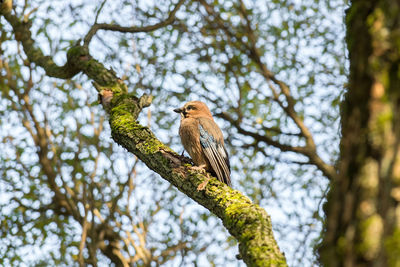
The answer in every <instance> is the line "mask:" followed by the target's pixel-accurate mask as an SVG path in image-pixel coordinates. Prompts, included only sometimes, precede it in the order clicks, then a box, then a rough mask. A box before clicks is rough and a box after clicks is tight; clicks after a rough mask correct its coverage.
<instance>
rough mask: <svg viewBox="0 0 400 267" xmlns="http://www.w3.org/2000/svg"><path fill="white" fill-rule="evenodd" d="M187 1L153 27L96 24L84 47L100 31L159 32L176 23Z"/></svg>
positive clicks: (85, 39) (86, 37)
mask: <svg viewBox="0 0 400 267" xmlns="http://www.w3.org/2000/svg"><path fill="white" fill-rule="evenodd" d="M184 2H185V0H180V1H179V2H178V3H177V4H176V6H175V8H174V9H173V10H172V11H171V13H169V15H168V18H167V19H166V20H163V21H160V22H158V23H156V24H153V25H148V26H143V27H134V26H133V27H125V26H121V25H116V24H107V23H95V24H94V25H93V26H92V28H90V30H89V32H88V33H87V34H86V36H85V38H84V39H83V40H84V45H85V46H88V45H89V43H90V41H91V40H92V38H93V36H94V35H95V34H96V33H97V31H98V30H107V31H117V32H125V33H127V32H129V33H137V32H151V31H154V30H157V29H159V28H162V27H165V26H167V25H170V24H172V23H173V22H174V21H175V14H176V12H178V10H179V8H180V7H181V6H182V5H183V3H184Z"/></svg>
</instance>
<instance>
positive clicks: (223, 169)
mask: <svg viewBox="0 0 400 267" xmlns="http://www.w3.org/2000/svg"><path fill="white" fill-rule="evenodd" d="M174 111H175V112H176V113H180V115H181V121H180V126H179V135H180V138H181V142H182V144H183V147H184V148H185V150H186V151H187V152H188V153H189V155H190V157H191V158H192V160H193V162H194V164H195V165H196V166H198V167H200V168H202V169H204V170H206V171H208V172H210V173H211V174H212V175H213V176H216V177H217V178H218V180H219V181H221V182H223V183H225V184H227V185H228V186H230V187H232V184H231V178H230V173H231V171H230V163H229V156H228V152H227V151H226V148H225V145H224V137H223V135H222V131H221V129H220V128H219V127H218V125H217V124H216V123H215V121H214V118H213V116H212V114H211V112H210V109H209V108H208V107H207V105H206V104H205V103H203V102H201V101H190V102H187V103H186V104H185V105H184V106H183V107H181V108H176V109H174ZM207 183H208V179H207V181H206V182H205V184H200V185H199V187H198V190H202V189H204V188H205V186H206V185H207Z"/></svg>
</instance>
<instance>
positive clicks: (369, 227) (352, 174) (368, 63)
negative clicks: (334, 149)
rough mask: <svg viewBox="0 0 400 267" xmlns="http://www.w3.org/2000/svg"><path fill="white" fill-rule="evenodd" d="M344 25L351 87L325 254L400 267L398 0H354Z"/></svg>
mask: <svg viewBox="0 0 400 267" xmlns="http://www.w3.org/2000/svg"><path fill="white" fill-rule="evenodd" d="M346 25H347V40H346V41H347V45H348V50H349V59H350V77H349V87H348V92H347V93H346V95H345V100H344V102H343V104H342V140H341V147H340V150H341V154H340V161H339V163H338V167H339V176H338V178H337V179H336V180H334V181H333V182H332V186H331V191H330V193H329V195H328V202H327V204H326V206H325V212H326V215H327V220H326V225H325V233H324V239H323V242H322V245H321V247H320V248H319V253H320V258H321V262H322V263H323V264H324V265H325V266H400V205H399V203H400V153H399V152H400V68H399V63H400V52H399V51H400V1H399V0H381V1H378V0H369V1H366V0H357V1H356V0H355V1H352V5H351V7H350V8H349V9H348V10H347V14H346Z"/></svg>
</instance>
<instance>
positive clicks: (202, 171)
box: [192, 164, 206, 174]
mask: <svg viewBox="0 0 400 267" xmlns="http://www.w3.org/2000/svg"><path fill="white" fill-rule="evenodd" d="M192 169H194V170H196V171H199V172H201V173H204V174H205V173H206V165H205V164H203V165H200V166H192Z"/></svg>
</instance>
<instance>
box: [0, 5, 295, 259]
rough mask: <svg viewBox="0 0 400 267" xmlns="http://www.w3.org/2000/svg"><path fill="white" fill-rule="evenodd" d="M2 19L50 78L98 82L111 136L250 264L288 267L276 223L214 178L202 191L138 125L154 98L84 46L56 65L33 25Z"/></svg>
mask: <svg viewBox="0 0 400 267" xmlns="http://www.w3.org/2000/svg"><path fill="white" fill-rule="evenodd" d="M0 14H1V13H0ZM3 15H4V17H5V18H6V20H7V21H8V22H9V23H10V24H11V26H12V27H13V29H14V33H15V35H16V39H17V40H19V41H20V42H21V43H22V44H23V48H24V51H25V53H26V54H27V56H28V58H29V60H30V61H32V62H34V63H35V64H37V65H38V66H41V67H43V68H44V70H45V71H46V74H47V75H48V76H52V77H57V78H61V79H68V78H71V77H73V76H74V75H75V74H77V73H79V72H83V73H85V74H86V75H87V76H88V77H89V78H90V79H92V80H93V84H94V86H95V87H96V89H97V90H98V91H99V95H100V98H101V102H102V104H103V106H104V107H105V109H106V111H107V112H108V113H109V115H110V119H109V122H110V125H111V134H112V137H113V139H114V140H115V142H117V143H118V144H120V145H121V146H123V147H124V148H126V149H127V150H128V151H129V152H132V153H133V154H135V155H136V156H137V157H138V158H139V159H140V160H141V161H143V162H144V163H145V164H146V165H147V166H148V167H149V168H150V169H151V170H153V171H155V172H156V173H158V174H160V175H161V177H163V178H164V179H165V180H167V181H169V182H170V183H171V184H173V185H174V186H175V187H176V188H178V189H179V190H180V191H182V192H183V193H184V194H186V195H187V196H189V197H190V198H192V199H193V200H195V201H196V202H198V203H199V204H200V205H202V206H204V207H205V208H207V209H208V210H210V211H211V212H212V213H214V214H215V215H216V216H218V217H219V218H220V219H221V220H222V222H223V224H224V226H225V227H226V228H227V229H228V231H229V232H230V233H231V234H232V236H234V237H235V238H236V239H237V240H238V242H239V252H240V255H239V257H240V258H241V259H243V260H244V261H245V262H246V264H247V265H248V266H287V264H286V259H285V257H284V255H283V253H281V251H280V250H279V247H278V245H277V243H276V241H275V239H274V236H273V233H272V226H271V219H270V217H269V216H268V214H267V213H266V211H265V210H264V209H262V208H261V207H259V206H258V205H255V204H253V203H252V202H251V201H250V199H249V198H247V197H246V196H244V195H243V194H241V193H240V192H239V191H237V190H233V189H232V188H230V187H228V186H227V185H225V184H223V183H221V182H219V181H218V180H217V179H215V178H213V179H211V180H210V181H209V182H208V184H207V186H206V188H205V189H204V190H202V191H198V190H197V187H198V185H200V184H201V183H202V182H203V181H204V179H206V177H205V175H204V174H202V173H200V172H198V171H196V170H195V169H193V168H191V166H190V165H189V164H186V163H185V160H184V159H183V158H182V157H181V156H180V155H178V154H177V153H176V152H174V151H172V150H171V149H170V148H169V147H168V146H166V145H164V144H163V143H162V142H161V141H159V140H158V139H157V138H156V137H155V135H154V134H153V133H152V132H151V131H150V130H149V128H147V127H145V126H142V125H140V124H139V123H138V122H137V117H138V115H139V113H140V111H141V110H142V108H144V107H146V106H148V105H149V104H150V102H151V97H149V96H147V95H144V96H142V97H140V98H138V97H136V96H134V95H132V94H128V93H127V87H126V85H125V84H124V83H123V82H122V81H121V80H120V79H118V77H117V76H116V74H115V73H114V72H113V71H112V70H108V69H106V68H105V67H104V66H103V65H102V64H101V63H99V62H98V61H96V60H95V59H93V58H92V57H91V56H90V55H89V52H88V49H87V48H86V47H83V46H75V47H72V48H71V49H70V50H69V51H68V54H67V63H66V64H65V65H64V66H62V67H59V66H57V65H56V64H55V63H54V61H53V60H52V59H51V57H48V56H44V54H43V53H42V51H41V50H40V49H38V48H35V47H34V41H33V39H32V38H31V33H30V30H29V25H28V24H26V23H23V22H20V21H19V20H18V18H16V17H15V16H13V15H11V14H10V13H7V14H3ZM17 36H19V37H18V38H17Z"/></svg>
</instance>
